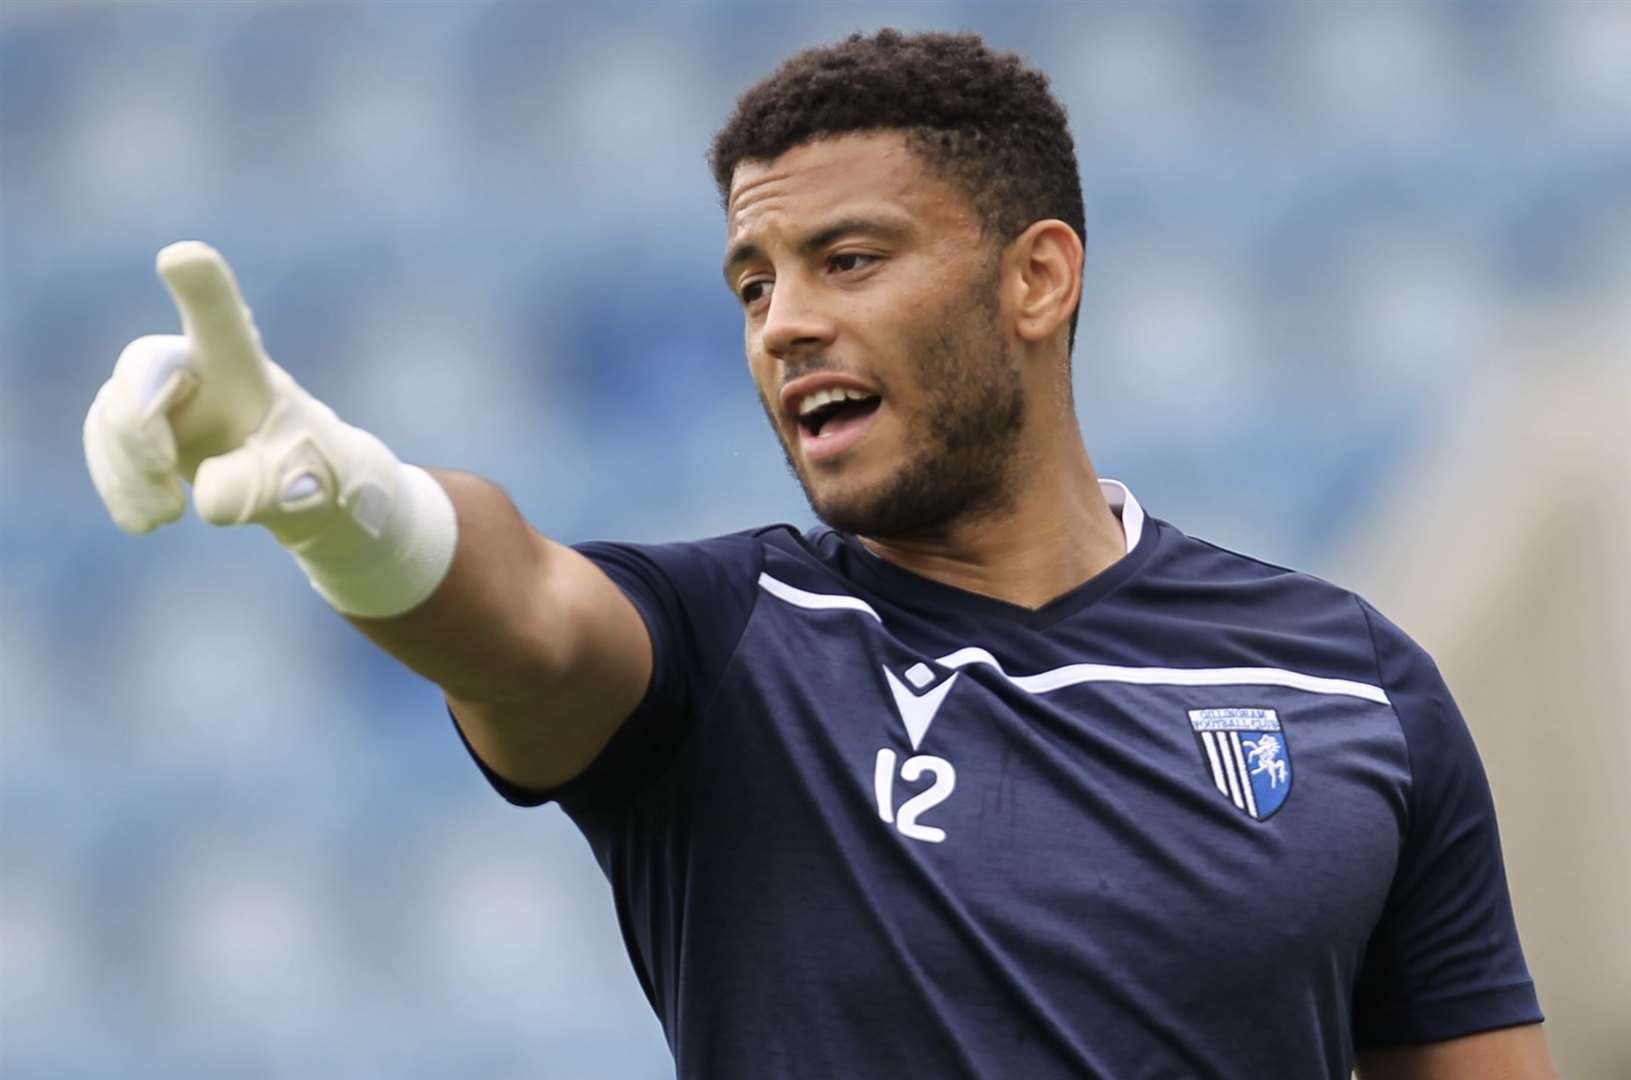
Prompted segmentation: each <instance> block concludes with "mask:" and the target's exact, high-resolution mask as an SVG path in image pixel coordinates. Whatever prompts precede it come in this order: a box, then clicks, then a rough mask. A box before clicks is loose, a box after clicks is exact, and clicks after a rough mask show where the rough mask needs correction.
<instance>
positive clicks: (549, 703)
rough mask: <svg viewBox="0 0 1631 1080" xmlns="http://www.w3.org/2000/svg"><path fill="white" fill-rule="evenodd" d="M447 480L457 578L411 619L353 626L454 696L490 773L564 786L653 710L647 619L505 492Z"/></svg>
mask: <svg viewBox="0 0 1631 1080" xmlns="http://www.w3.org/2000/svg"><path fill="white" fill-rule="evenodd" d="M433 475H434V476H435V478H436V480H437V481H438V482H439V483H440V485H441V486H442V488H443V490H445V491H446V492H447V493H448V496H449V497H450V498H451V499H452V502H453V505H454V508H455V509H456V511H457V515H458V529H459V540H458V545H457V547H456V548H455V550H454V554H453V561H452V565H451V566H449V568H448V571H447V577H446V578H445V579H444V580H443V581H442V583H441V584H440V585H439V586H437V588H436V590H435V591H434V592H433V593H432V594H431V595H430V597H429V598H428V599H427V600H425V601H424V602H423V603H421V604H419V605H418V606H416V607H414V608H412V609H410V610H409V611H407V612H404V613H403V614H401V615H397V616H395V617H392V618H384V619H369V618H360V617H356V616H348V618H349V619H350V621H351V624H352V625H353V626H355V627H356V628H357V629H358V630H360V631H362V633H363V634H364V635H366V636H367V637H368V638H369V640H371V641H373V642H374V643H375V644H376V645H378V646H379V647H380V648H382V649H384V650H385V651H386V652H388V653H390V654H391V655H392V656H394V657H396V658H397V659H398V660H400V661H402V663H404V664H406V665H407V666H408V667H410V668H412V669H413V670H414V671H417V672H418V673H419V674H421V675H423V676H425V677H426V678H427V679H429V680H430V681H432V682H434V683H436V684H437V685H439V686H440V687H441V688H442V690H443V692H444V693H445V694H446V696H447V702H448V706H449V707H450V708H451V709H452V710H453V714H454V716H455V717H456V718H457V719H458V722H459V726H460V727H461V728H462V729H463V730H464V734H465V738H466V739H468V740H469V741H470V745H471V747H472V748H473V749H474V750H475V751H476V753H477V754H479V755H480V756H481V759H482V761H484V762H485V763H486V764H487V766H488V767H489V768H490V769H492V770H493V771H494V772H496V773H498V774H499V775H500V776H502V777H504V779H506V780H508V781H510V782H511V783H513V784H516V785H518V786H520V787H523V788H530V789H536V790H543V789H547V788H552V787H556V786H558V785H560V784H564V783H565V782H566V781H568V780H570V779H572V777H574V776H576V775H577V774H578V773H580V772H582V771H583V769H584V768H585V767H587V766H588V764H589V763H590V762H591V761H593V760H594V758H595V756H596V755H597V754H598V753H599V752H600V750H601V749H602V748H603V747H604V746H605V745H606V743H607V741H608V740H609V739H610V738H611V737H612V735H613V734H614V733H615V732H616V731H617V728H618V726H619V725H620V724H621V723H622V721H623V720H624V719H625V718H626V717H627V716H628V715H629V714H630V713H631V712H633V711H634V707H635V706H636V705H638V704H639V703H640V698H641V695H642V694H643V693H644V692H645V688H646V684H647V682H649V680H650V678H651V665H652V651H651V638H650V635H649V634H648V633H647V631H646V626H645V623H644V622H643V621H642V620H641V618H640V614H639V612H637V611H636V610H635V608H634V605H633V604H632V603H630V602H629V600H628V598H627V597H626V596H624V595H623V592H622V590H620V589H619V588H618V587H617V586H616V585H614V584H613V583H612V581H611V579H610V578H608V577H607V576H606V575H605V573H604V572H602V571H601V570H600V568H599V567H597V566H595V564H594V563H592V562H590V561H589V560H588V559H586V558H584V557H583V556H582V555H579V554H578V553H577V552H575V551H573V550H572V549H571V548H568V547H565V546H563V545H561V544H557V543H555V542H554V541H552V540H548V539H546V538H545V537H543V536H540V535H539V534H538V533H537V532H535V531H533V529H532V528H531V527H529V526H528V525H527V523H526V521H524V520H523V519H522V517H521V515H520V513H519V512H518V511H517V510H516V508H515V506H514V505H513V504H512V503H511V502H510V500H509V499H508V498H507V497H506V496H505V495H504V493H503V492H502V491H500V490H499V489H498V488H497V487H496V486H494V485H493V484H491V483H489V482H488V481H486V480H483V479H481V478H480V477H476V476H472V475H470V474H468V473H456V472H440V471H438V472H435V473H434V474H433Z"/></svg>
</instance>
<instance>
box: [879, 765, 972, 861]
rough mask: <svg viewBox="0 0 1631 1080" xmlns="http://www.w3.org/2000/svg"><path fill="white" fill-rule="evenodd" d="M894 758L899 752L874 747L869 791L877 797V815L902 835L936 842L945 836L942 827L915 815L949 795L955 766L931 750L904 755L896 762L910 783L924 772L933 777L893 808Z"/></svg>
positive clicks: (904, 778)
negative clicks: (925, 752) (876, 751)
mask: <svg viewBox="0 0 1631 1080" xmlns="http://www.w3.org/2000/svg"><path fill="white" fill-rule="evenodd" d="M898 760H899V755H898V754H896V753H895V751H894V750H892V749H890V748H889V747H887V746H885V747H883V748H882V749H880V750H879V751H878V757H877V760H876V761H874V762H873V765H872V791H873V793H874V794H875V795H876V796H877V797H878V817H879V818H881V819H882V820H884V821H886V822H888V823H889V824H892V825H894V826H895V829H896V830H897V831H898V832H899V833H900V834H901V835H902V836H905V837H909V838H911V839H913V840H925V841H927V842H929V843H931V844H938V843H940V842H941V841H942V840H944V839H945V838H946V830H945V829H940V828H936V827H935V826H933V825H924V824H922V823H921V822H920V821H919V819H920V818H921V817H922V816H923V814H924V813H925V812H926V811H928V810H929V809H931V808H932V807H936V806H939V805H940V804H941V803H943V802H945V801H946V799H947V798H949V797H950V796H951V793H952V791H953V790H954V789H956V787H957V770H956V769H954V768H953V767H952V764H951V762H949V761H947V760H946V759H945V758H943V757H935V756H934V755H933V754H917V755H914V756H912V757H909V758H907V759H906V760H905V761H904V762H902V763H901V765H900V776H901V779H902V780H905V781H906V782H907V783H909V784H910V783H914V782H915V781H917V780H918V779H919V778H920V777H922V776H923V774H924V773H929V774H931V775H932V776H933V777H934V782H933V783H932V784H930V785H929V786H928V787H927V788H925V789H924V790H922V791H920V792H918V793H917V794H916V795H913V796H911V797H910V798H908V799H907V800H906V801H905V802H903V803H901V804H900V809H899V810H896V809H895V763H896V762H897V761H898Z"/></svg>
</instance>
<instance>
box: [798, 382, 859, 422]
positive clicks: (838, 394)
mask: <svg viewBox="0 0 1631 1080" xmlns="http://www.w3.org/2000/svg"><path fill="white" fill-rule="evenodd" d="M872 396H874V395H872V394H869V393H867V392H866V391H864V390H852V389H851V388H849V387H847V386H829V387H826V388H824V389H821V390H817V391H816V392H815V393H813V394H805V395H804V396H803V397H802V398H799V409H798V411H799V415H800V416H809V415H810V414H811V413H812V412H814V411H815V410H816V409H819V408H821V407H822V406H823V405H830V404H832V403H833V402H835V401H865V400H866V399H867V398H869V397H872Z"/></svg>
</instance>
